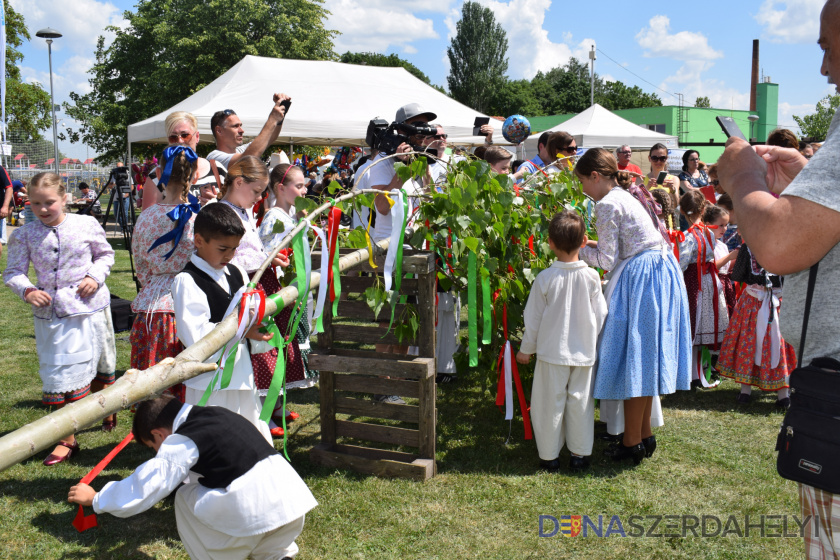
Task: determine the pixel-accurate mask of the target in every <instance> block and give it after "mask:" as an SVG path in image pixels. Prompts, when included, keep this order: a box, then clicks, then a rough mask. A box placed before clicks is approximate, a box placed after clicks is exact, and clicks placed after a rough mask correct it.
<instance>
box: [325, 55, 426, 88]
mask: <svg viewBox="0 0 840 560" xmlns="http://www.w3.org/2000/svg"><path fill="white" fill-rule="evenodd" d="M339 60H340V61H341V62H344V63H347V64H366V65H367V66H385V67H386V68H396V67H399V66H402V67H403V68H405V69H406V70H408V71H409V72H411V73H412V74H413V75H414V76H415V77H417V78H419V79H421V80H423V81H424V82H426V83H427V84H429V85H432V82H431V80H429V77H428V76H427V75H426V74H424V73H423V72H421V71H420V69H419V68H417V67H416V66H415V65H413V64H412V63H410V62H409V61H407V60H403V59H402V58H400V57H398V56H397V55H395V54H387V55H386V54H380V53H372V52H362V53H351V52H346V53H344V54H343V55H341V58H340V59H339Z"/></svg>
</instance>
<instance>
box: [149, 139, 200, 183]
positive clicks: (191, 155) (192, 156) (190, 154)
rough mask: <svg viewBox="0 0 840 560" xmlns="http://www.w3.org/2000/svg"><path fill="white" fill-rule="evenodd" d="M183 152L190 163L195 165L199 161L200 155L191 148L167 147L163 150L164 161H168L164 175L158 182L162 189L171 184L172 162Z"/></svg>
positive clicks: (162, 174) (180, 146) (181, 146)
mask: <svg viewBox="0 0 840 560" xmlns="http://www.w3.org/2000/svg"><path fill="white" fill-rule="evenodd" d="M181 152H183V153H184V155H185V156H186V158H187V161H188V162H190V163H193V162H196V161H198V155H197V154H196V153H195V152H194V151H193V149H192V148H190V147H189V146H183V145H178V146H167V147H166V148H165V149H164V150H163V159H165V160H166V167H164V169H163V173H161V175H160V181H158V185H159V186H160V188H163V187H165V186H166V185H167V183H169V176H170V175H172V162H174V161H175V157H176V156H178V154H180V153H181Z"/></svg>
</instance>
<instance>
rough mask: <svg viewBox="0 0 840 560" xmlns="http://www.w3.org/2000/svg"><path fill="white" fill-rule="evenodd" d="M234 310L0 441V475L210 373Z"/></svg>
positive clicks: (285, 295)
mask: <svg viewBox="0 0 840 560" xmlns="http://www.w3.org/2000/svg"><path fill="white" fill-rule="evenodd" d="M379 192H381V191H377V190H373V189H369V190H363V191H354V192H352V193H350V194H347V195H343V196H341V197H339V198H337V199H336V201H341V200H349V199H352V198H354V197H356V196H359V195H361V194H370V193H379ZM331 207H332V204H331V203H327V204H324V205H322V206H319V207H318V208H317V209H315V210H314V211H313V212H312V214H311V216H312V217H314V216H316V215H318V214H321V213H322V212H324V211H325V210H327V209H329V208H331ZM304 227H306V225H305V224H303V223H301V224H299V225H297V226H295V227H294V228H293V229H292V230H291V231H290V232H289V234H288V235H287V236H286V237H284V238H283V241H282V242H281V243H280V244H279V245H278V246H277V248H276V249H275V250H274V251H273V252H272V254H271V255H269V257H268V259H266V262H265V263H263V266H262V267H261V268H260V269H259V271H258V272H259V275H257V276H255V277H254V282H257V281H259V277H260V276H261V275H262V273H263V272H264V271H265V270H266V269H267V268H268V266H269V264H270V263H271V260H272V259H273V258H274V257H275V256H276V254H277V252H278V251H279V250H280V249H282V248H284V247H287V246H288V245H289V244H290V243H291V242H292V238H293V237H294V235H296V234H297V232H298V231H300V230H301V229H303V228H304ZM388 244H389V240H387V239H386V240H384V241H382V242H380V243H378V244H374V245H373V247H374V252H378V251H379V250H385V249H387V248H388ZM368 255H369V250H368V249H360V250H358V251H355V252H353V253H350V254H349V255H345V256H343V257H341V258H340V259H339V263H338V266H339V270H341V271H344V270H347V269H349V268H352V267H354V266H356V265H358V264H361V263H363V262H365V261H366V260H367V259H368ZM320 283H321V274H320V273H319V272H314V271H313V272H312V276H311V281H310V289H314V288H317V287H318V286H319V285H320ZM278 294H279V295H280V298H282V301H283V307H286V306H288V305H291V304H292V303H294V302H295V301H296V300H297V297H298V290H297V287H295V286H288V287H286V288H283V289H282V290H280V291H279V292H278ZM277 308H278V306H277V305H276V304H275V303H274V301H272V300H271V299H268V300H267V301H266V306H265V310H266V313H268V314H274V312H275V311H277ZM237 315H238V311H237V310H234V312H233V313H231V314H230V315H228V316H227V317H226V318H225V319H224V320H223V321H222V322H221V323H219V324H218V325H216V328H214V329H213V330H212V331H210V332H209V333H207V335H206V336H204V337H203V338H202V339H201V340H199V341H198V342H196V343H195V344H193V345H192V346H190V347H189V348H186V349H185V350H184V351H183V352H181V353H180V354H178V355H177V356H176V357H175V358H166V359H165V360H163V361H161V362H159V363H157V364H155V365H154V366H152V367H150V368H148V369H146V370H143V371H139V370H136V369H129V370H128V371H126V372H125V374H124V375H123V376H122V377H120V378H119V379H118V380H117V382H116V383H114V384H113V385H111V386H109V387H106V388H105V389H103V390H102V391H99V392H98V393H94V394H91V395H88V396H87V397H85V398H83V399H81V400H78V401H76V402H74V403H70V404H68V405H66V406H64V407H62V408H60V409H59V410H56V411H55V412H52V413H50V414H48V415H46V416H44V417H43V418H39V419H38V420H36V421H34V422H31V423H29V424H27V425H25V426H23V427H21V428H18V429H17V430H15V431H14V432H11V433H8V434H6V435H5V436H3V437H0V471H3V470H5V469H7V468H9V467H11V466H12V465H15V464H17V463H20V462H21V461H24V460H26V459H28V458H29V457H31V456H33V455H34V454H36V453H38V452H39V451H42V450H44V449H47V448H48V447H51V446H53V445H55V444H56V443H57V442H58V441H59V440H60V439H62V438H65V437H68V436H70V435H71V434H74V433H76V432H78V431H80V430H83V429H85V428H88V427H89V426H92V425H94V424H95V423H97V422H99V421H101V420H102V419H103V418H105V417H106V416H110V415H111V414H114V413H115V412H118V411H120V410H123V409H126V408H128V407H129V406H131V405H132V404H134V403H136V402H139V401H141V400H144V399H147V398H149V397H150V396H152V395H155V394H158V393H160V392H162V391H163V390H165V389H168V388H169V387H172V386H173V385H175V384H177V383H182V382H184V381H186V380H187V379H191V378H193V377H195V376H197V375H201V374H202V373H206V372H208V371H213V370H215V369H216V364H213V363H210V364H206V363H204V361H205V360H207V359H208V358H210V356H212V355H213V354H215V353H216V352H218V351H219V350H220V349H221V348H222V347H223V346H224V345H225V344H226V343H227V342H228V341H229V340H231V339H232V338H233V337H234V335H235V334H236V327H237Z"/></svg>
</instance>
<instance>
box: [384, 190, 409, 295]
mask: <svg viewBox="0 0 840 560" xmlns="http://www.w3.org/2000/svg"><path fill="white" fill-rule="evenodd" d="M391 192H393V191H391ZM403 222H405V211H404V210H403V192H402V190H398V191H397V202H396V203H395V204H394V205H393V206H391V244H390V245H388V252H387V253H386V254H385V291H386V292H390V291H391V283H392V282H393V280H394V262H395V261H396V260H397V249H399V245H400V234H401V233H402V232H403V231H404V230H403V228H404V224H403Z"/></svg>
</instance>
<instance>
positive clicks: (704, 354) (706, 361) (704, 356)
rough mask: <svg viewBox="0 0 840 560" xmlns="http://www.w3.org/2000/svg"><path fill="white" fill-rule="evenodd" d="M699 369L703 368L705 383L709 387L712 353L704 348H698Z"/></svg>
mask: <svg viewBox="0 0 840 560" xmlns="http://www.w3.org/2000/svg"><path fill="white" fill-rule="evenodd" d="M700 367H701V369H702V368H705V370H706V371H705V372H703V373H704V377H705V378H706V383H707V384H709V385H711V384H712V353H711V351H709V349H708V348H707V347H705V346H701V347H700Z"/></svg>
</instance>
